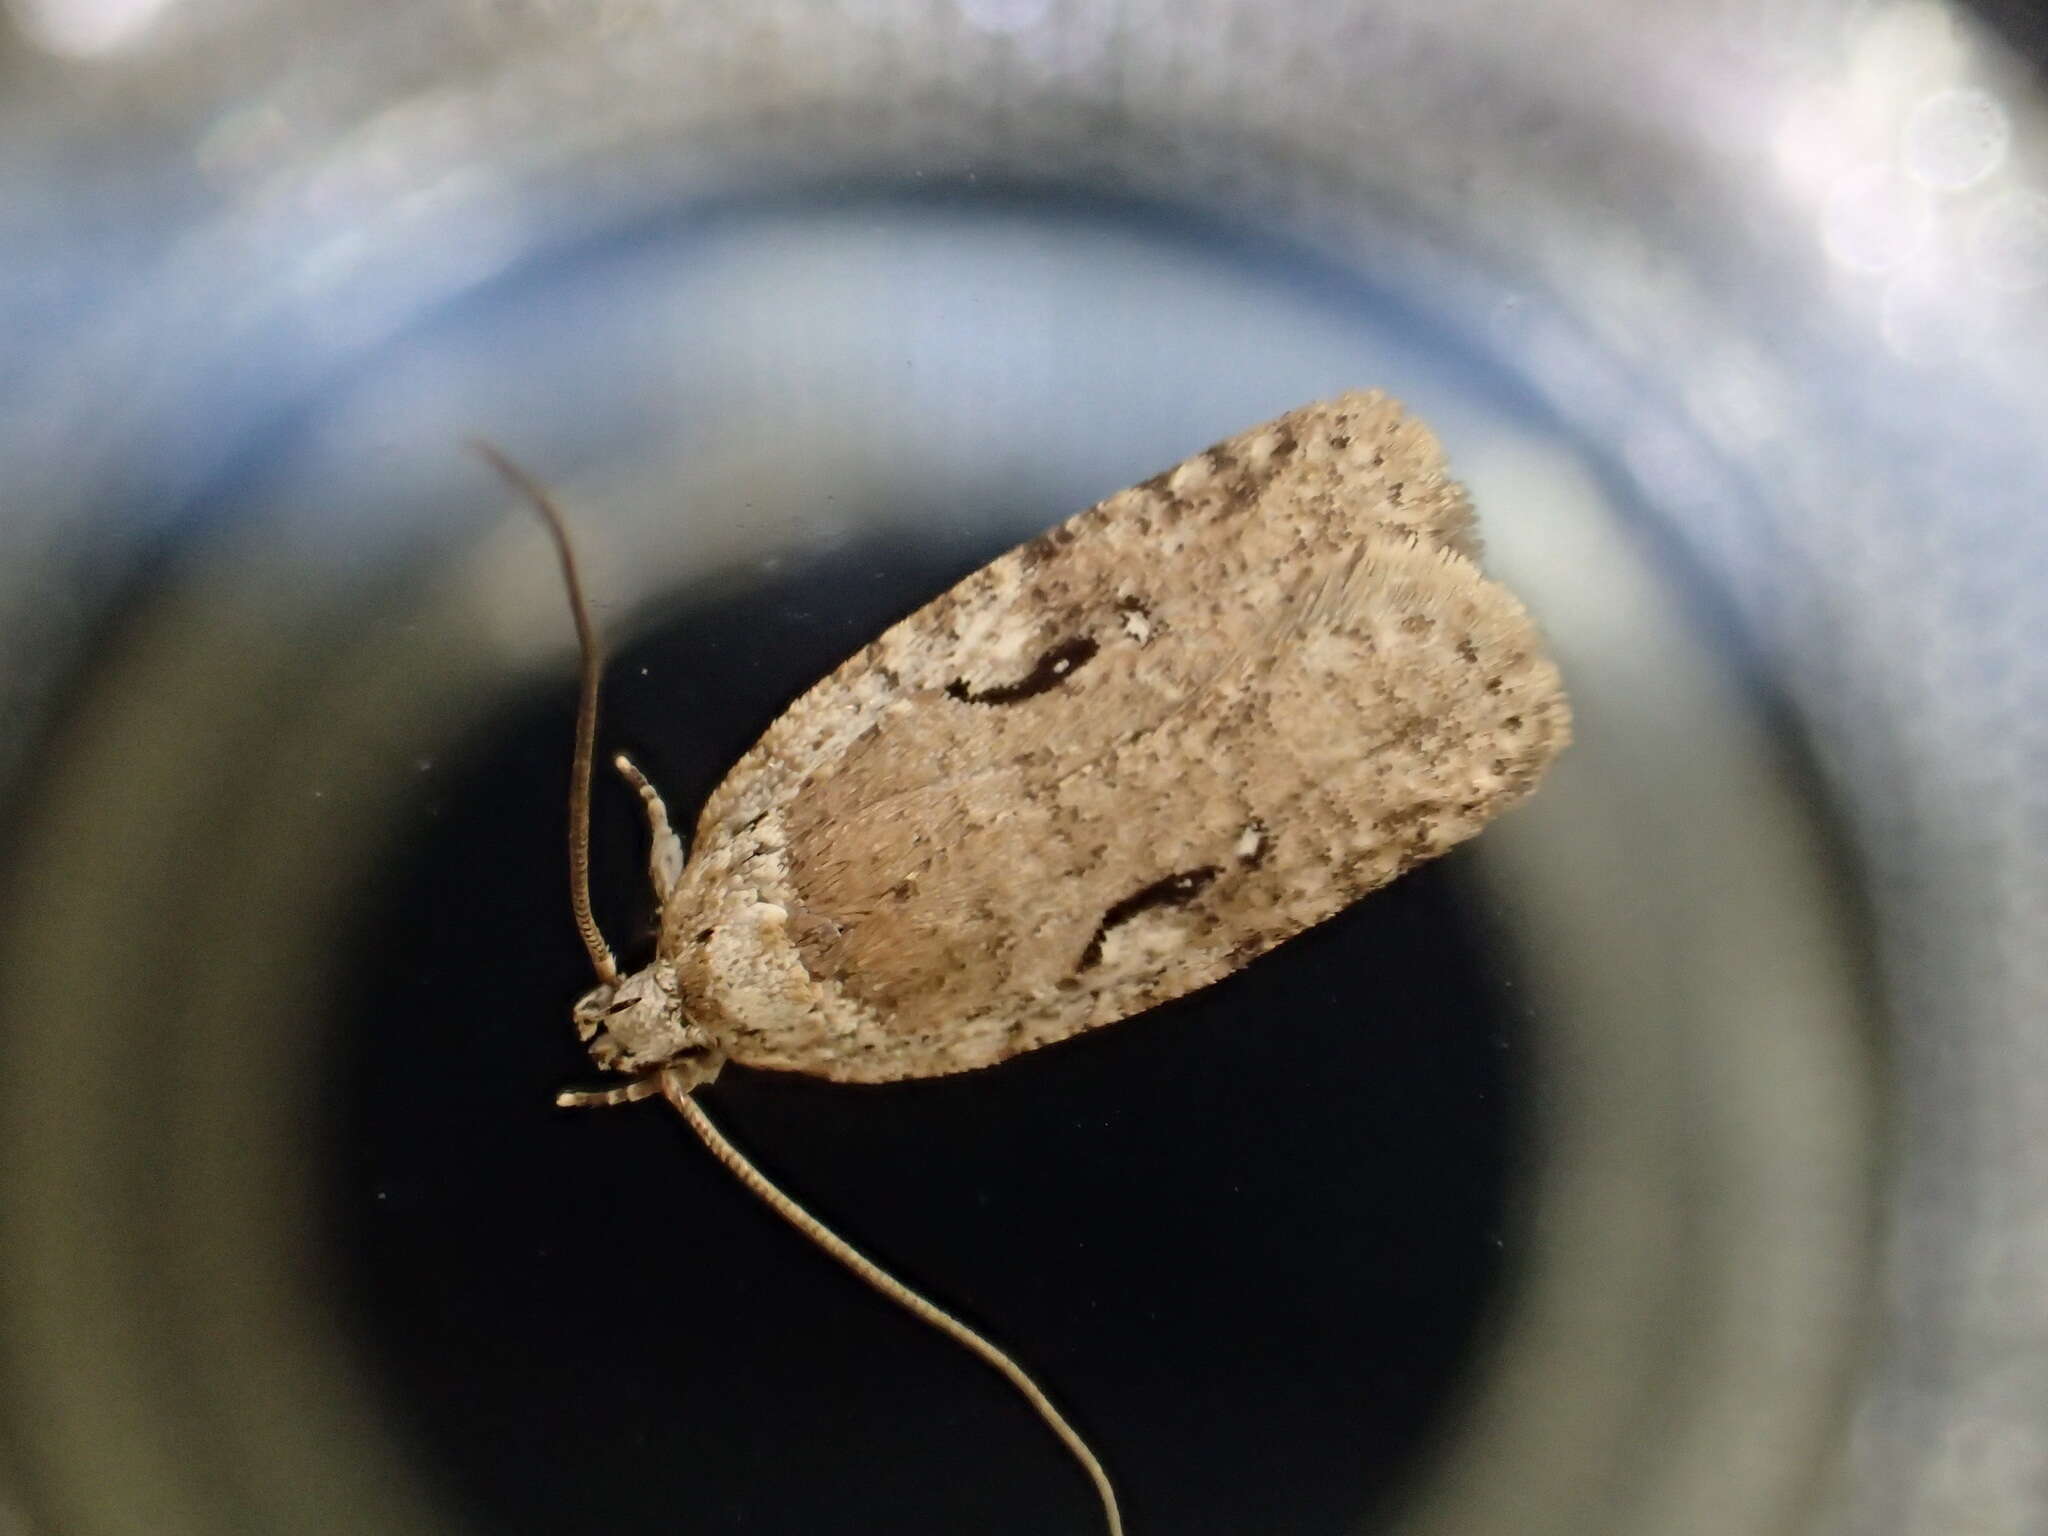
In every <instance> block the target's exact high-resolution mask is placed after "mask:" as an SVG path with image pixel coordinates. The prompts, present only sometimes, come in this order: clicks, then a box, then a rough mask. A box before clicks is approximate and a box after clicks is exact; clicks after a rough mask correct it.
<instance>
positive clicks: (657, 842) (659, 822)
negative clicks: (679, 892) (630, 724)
mask: <svg viewBox="0 0 2048 1536" xmlns="http://www.w3.org/2000/svg"><path fill="white" fill-rule="evenodd" d="M612 766H613V767H614V768H616V769H618V770H619V774H620V776H621V777H622V778H624V779H625V781H626V782H627V783H628V784H630V785H632V786H633V787H634V788H635V789H636V790H638V791H639V792H640V803H641V804H642V805H644V806H646V807H647V832H648V836H649V839H650V846H649V847H648V850H647V874H648V878H650V879H651V880H653V882H654V894H655V897H656V898H657V899H658V900H662V901H666V900H667V899H668V893H669V892H670V891H672V890H674V889H675V886H676V882H677V881H678V880H680V879H682V878H683V840H682V839H681V838H679V837H677V836H676V831H675V828H674V827H672V826H670V825H669V820H668V807H667V806H666V805H664V804H662V801H661V791H660V790H658V789H656V788H655V787H654V786H653V785H652V784H650V783H648V782H647V775H646V774H644V773H642V772H641V771H640V770H639V769H638V768H636V767H634V766H633V764H632V761H631V760H630V759H629V758H628V757H627V756H626V755H625V753H623V752H621V753H620V754H619V755H618V756H617V757H615V758H613V759H612Z"/></svg>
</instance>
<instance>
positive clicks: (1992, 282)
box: [1970, 189, 2048, 293]
mask: <svg viewBox="0 0 2048 1536" xmlns="http://www.w3.org/2000/svg"><path fill="white" fill-rule="evenodd" d="M1970 266H1971V269H1972V270H1973V271H1974V272H1975V273H1976V275H1977V277H1978V278H1979V280H1981V281H1982V282H1984V283H1985V284H1986V285H1988V286H1990V287H1992V288H1996V289H1999V290H2000V291H2001V292H2004V293H2023V292H2025V291H2026V290H2028V289H2030V288H2039V287H2041V286H2042V285H2043V284H2044V283H2048V196H2043V195H2042V194H2041V193H2039V192H2036V191H2033V190H2031V189H2022V190H2018V191H2012V192H2007V193H2005V194H2004V195H2003V196H2001V197H1999V198H1997V199H1996V200H1995V201H1993V202H1991V203H1988V204H1986V205H1985V207H1984V208H1983V209H1982V211H1981V212H1979V213H1978V215H1977V218H1976V220H1975V221H1974V223H1973V224H1972V225H1971V228H1970Z"/></svg>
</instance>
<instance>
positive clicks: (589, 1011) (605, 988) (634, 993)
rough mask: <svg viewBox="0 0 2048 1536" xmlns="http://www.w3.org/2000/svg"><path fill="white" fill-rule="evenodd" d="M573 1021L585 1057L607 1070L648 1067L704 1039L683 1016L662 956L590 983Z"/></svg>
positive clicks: (688, 1050) (680, 1000)
mask: <svg viewBox="0 0 2048 1536" xmlns="http://www.w3.org/2000/svg"><path fill="white" fill-rule="evenodd" d="M575 1019H576V1033H577V1035H578V1036H580V1037H581V1038H582V1041H583V1043H584V1045H585V1046H586V1047H588V1048H589V1051H590V1059H591V1060H592V1061H594V1062H596V1063H597V1064H598V1065H599V1066H600V1067H603V1068H604V1069H605V1070H607V1071H609V1072H628V1073H642V1072H648V1071H651V1070H652V1069H654V1068H656V1067H660V1066H663V1065H666V1064H667V1063H669V1062H672V1061H674V1060H675V1059H676V1058H677V1057H678V1056H682V1055H684V1054H686V1053H691V1052H694V1051H696V1050H698V1049H700V1047H701V1045H702V1040H703V1032H702V1031H701V1030H692V1029H691V1027H690V1021H689V1020H688V1019H686V1018H685V1017H684V1016H683V998H682V993H681V991H680V989H679V988H678V986H677V984H676V968H675V967H674V966H673V965H671V964H669V963H668V962H667V961H665V960H657V961H655V962H654V963H653V964H652V965H650V966H647V967H645V968H644V969H641V970H637V971H635V972H634V973H633V974H632V975H630V976H627V977H624V978H622V979H621V980H619V981H618V982H616V983H612V982H602V983H600V984H598V985H597V986H595V987H592V988H591V989H590V990H589V991H588V992H586V993H584V994H583V996H582V997H581V998H580V999H579V1000H578V1001H577V1004H576V1012H575Z"/></svg>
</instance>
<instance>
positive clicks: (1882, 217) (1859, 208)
mask: <svg viewBox="0 0 2048 1536" xmlns="http://www.w3.org/2000/svg"><path fill="white" fill-rule="evenodd" d="M1933 227H1934V205H1933V201H1932V199H1931V198H1930V197H1929V196H1928V194H1927V191H1926V189H1925V188H1924V187H1921V186H1919V185H1918V184H1917V183H1915V182H1913V181H1910V180H1908V179H1907V178H1906V176H1905V175H1903V174H1902V173H1901V172H1899V171H1897V170H1894V169H1893V168H1892V167H1891V166H1890V165H1884V164H1879V165H1865V166H1859V167H1858V168H1857V169H1855V170H1853V171H1850V172H1849V173H1848V174H1846V175H1844V176H1839V177H1837V178H1836V180H1835V184H1834V185H1833V186H1832V187H1831V188H1829V189H1828V198H1827V203H1826V205H1825V206H1824V207H1823V208H1822V210H1821V242H1822V244H1824V245H1825V246H1826V247H1827V252H1828V254H1829V255H1830V256H1832V257H1833V258H1834V259H1835V260H1836V261H1838V262H1840V263H1841V264H1842V265H1843V266H1845V267H1850V268H1853V269H1855V270H1857V271H1859V272H1888V271H1890V270H1891V269H1892V268H1893V267H1896V266H1898V265H1899V264H1900V263H1901V262H1903V261H1905V260H1907V259H1908V258H1909V257H1911V256H1912V255H1913V254H1914V253H1915V252H1917V251H1918V250H1919V249H1920V248H1921V246H1923V245H1924V244H1925V243H1926V241H1927V237H1928V235H1929V233H1930V232H1931V231H1932V230H1933Z"/></svg>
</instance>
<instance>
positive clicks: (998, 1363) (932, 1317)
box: [661, 1072, 1124, 1536]
mask: <svg viewBox="0 0 2048 1536" xmlns="http://www.w3.org/2000/svg"><path fill="white" fill-rule="evenodd" d="M661 1091H662V1094H663V1095H664V1096H665V1097H666V1098H667V1099H668V1101H669V1103H671V1104H673V1105H674V1106H675V1107H676V1113H677V1114H679V1115H681V1116H682V1117H683V1118H684V1119H685V1120H687V1121H688V1122H689V1125H690V1129H691V1130H693V1131H695V1132H696V1133H697V1135H698V1138H699V1139H700V1140H702V1141H703V1143H704V1145H705V1146H706V1147H708V1148H710V1149H711V1155H712V1156H713V1157H715V1158H717V1159H718V1160H719V1161H720V1162H721V1163H723V1164H725V1166H726V1167H727V1168H729V1169H731V1170H732V1174H733V1177H734V1178H736V1179H738V1180H739V1181H740V1182H741V1183H742V1184H744V1185H746V1186H747V1188H748V1189H750V1190H752V1191H753V1192H754V1194H756V1195H757V1196H759V1197H760V1199H761V1200H762V1202H763V1203H764V1204H766V1205H767V1206H768V1208H769V1209H770V1210H772V1211H774V1212H775V1214H776V1215H778V1216H780V1217H781V1218H782V1219H783V1220H784V1221H786V1222H788V1223H789V1224H790V1225H791V1226H792V1227H795V1228H796V1229H797V1231H799V1232H801V1233H803V1235H804V1236H805V1237H808V1238H809V1239H810V1240H811V1241H812V1242H814V1243H816V1244H817V1245H818V1246H819V1247H820V1248H822V1249H824V1250H825V1251H826V1252H827V1253H829V1254H831V1255H832V1257H833V1258H835V1259H837V1260H838V1261H839V1262H840V1263H841V1264H844V1265H845V1266H846V1267H847V1268H848V1269H850V1270H852V1271H853V1272H854V1273H855V1274H856V1275H858V1276H860V1278H861V1279H863V1280H865V1281H866V1282H867V1283H868V1284H869V1285H871V1286H873V1287H874V1288H875V1289H876V1290H878V1291H880V1292H881V1293H882V1294H883V1295H884V1296H886V1297H888V1298H889V1299H890V1300H891V1301H893V1302H895V1303H896V1304H897V1305H898V1306H900V1307H902V1308H903V1309H904V1310H905V1311H907V1312H909V1313H910V1314H911V1315H912V1316H914V1317H916V1318H918V1319H919V1320H920V1321H923V1322H925V1323H929V1324H930V1325H931V1326H932V1327H934V1328H936V1329H938V1330H939V1332H941V1333H943V1334H945V1335H946V1336H947V1337H948V1338H950V1339H952V1340H953V1341H954V1342H955V1343H956V1344H959V1345H961V1346H962V1347H963V1348H965V1349H968V1350H970V1351H972V1352H973V1353H974V1354H976V1355H979V1356H980V1357H981V1358H982V1359H983V1360H984V1361H986V1362H987V1363H988V1364H989V1365H991V1366H993V1367H995V1369H996V1370H997V1371H998V1372H1000V1373H1001V1374H1002V1376H1003V1377H1004V1379H1005V1380H1007V1381H1008V1382H1009V1383H1010V1385H1011V1386H1013V1387H1015V1388H1016V1389H1017V1390H1018V1391H1019V1392H1021V1393H1022V1394H1023V1395H1024V1400H1025V1401H1026V1402H1028V1403H1029V1404H1031V1406H1032V1407H1033V1408H1034V1409H1036V1410H1037V1413H1038V1416H1039V1417H1040V1418H1041V1419H1043V1420H1045V1422H1046V1425H1047V1427H1048V1428H1050V1429H1051V1430H1052V1432H1053V1433H1054V1434H1056V1435H1058V1436H1059V1437H1060V1442H1061V1444H1063V1445H1065V1446H1066V1448H1067V1449H1068V1450H1069V1451H1070V1452H1072V1453H1073V1456H1074V1459H1075V1460H1076V1461H1078V1462H1080V1463H1081V1466H1082V1468H1083V1469H1084V1470H1085V1471H1086V1472H1087V1473H1088V1476H1089V1478H1090V1479H1092V1480H1093V1482H1094V1484H1095V1491H1096V1493H1097V1494H1098V1495H1099V1496H1100V1497H1101V1499H1102V1512H1103V1514H1104V1515H1105V1516H1107V1517H1108V1520H1109V1536H1123V1529H1124V1521H1123V1516H1122V1515H1121V1514H1120V1513H1119V1512H1118V1510H1117V1507H1116V1490H1114V1489H1113V1488H1111V1487H1110V1485H1109V1474H1108V1473H1107V1472H1105V1471H1103V1470H1102V1463H1101V1462H1099V1461H1097V1460H1096V1459H1095V1453H1094V1452H1093V1451H1091V1450H1089V1449H1088V1442H1087V1441H1085V1440H1083V1439H1082V1438H1081V1437H1080V1435H1078V1434H1077V1433H1075V1431H1074V1427H1073V1426H1072V1425H1071V1424H1069V1423H1068V1422H1067V1421H1066V1420H1065V1419H1063V1418H1061V1417H1060V1412H1059V1410H1058V1409H1057V1408H1055V1407H1053V1405H1052V1403H1051V1402H1050V1401H1049V1400H1048V1399H1047V1397H1046V1395H1045V1394H1044V1393H1043V1392H1041V1391H1040V1390H1039V1388H1038V1383H1037V1382H1035V1381H1033V1380H1032V1379H1031V1378H1030V1377H1029V1376H1027V1375H1025V1374H1024V1368H1023V1367H1022V1366H1020V1365H1019V1364H1017V1362H1016V1361H1014V1360H1012V1359H1011V1358H1010V1357H1009V1356H1008V1355H1006V1354H1004V1353H1003V1352H1002V1351H1001V1350H1000V1349H997V1348H996V1347H995V1345H993V1344H991V1343H989V1341H988V1340H987V1339H984V1338H983V1337H982V1336H981V1335H980V1334H978V1333H976V1332H975V1331H974V1330H973V1329H972V1328H970V1327H968V1326H967V1325H966V1324H965V1323H963V1322H961V1321H960V1320H959V1319H958V1318H957V1317H954V1316H953V1315H952V1314H951V1313H948V1312H944V1311H941V1310H940V1309H939V1308H938V1307H937V1306H936V1305H935V1304H934V1303H932V1302H929V1301H927V1300H925V1298H924V1297H922V1296H920V1295H918V1294H917V1292H915V1291H913V1290H912V1289H911V1288H910V1287H909V1286H907V1285H905V1284H904V1283H903V1282H902V1281H901V1280H898V1279H896V1278H895V1277H894V1276H893V1275H890V1274H889V1273H887V1272H886V1271H885V1270H883V1269H882V1268H881V1266H879V1265H878V1264H876V1263H875V1262H874V1261H873V1260H872V1259H870V1258H868V1257H867V1255H865V1254H863V1253H862V1252H860V1250H858V1249H857V1248H855V1247H854V1246H853V1245H852V1244H851V1243H849V1242H847V1241H846V1239H844V1238H843V1237H841V1236H840V1235H839V1234H838V1233H836V1232H834V1231H833V1230H832V1229H831V1228H830V1227H828V1226H826V1225H825V1224H824V1223H823V1222H822V1221H820V1220H818V1218H817V1217H815V1216H813V1215H812V1214H811V1213H810V1212H809V1211H807V1210H805V1209H804V1208H803V1207H802V1206H800V1205H798V1204H797V1203H796V1201H794V1200H792V1199H791V1198H790V1197H789V1196H788V1195H786V1194H784V1193H783V1192H782V1191H781V1190H779V1189H777V1188H776V1187H775V1186H774V1185H773V1184H771V1183H769V1182H768V1176H767V1175H766V1174H764V1173H763V1172H761V1170H760V1169H758V1168H756V1167H755V1166H754V1165H753V1164H752V1163H750V1162H748V1161H747V1158H746V1154H744V1153H743V1152H741V1151H740V1149H739V1148H738V1147H735V1146H734V1145H733V1144H732V1143H731V1142H729V1141H727V1140H726V1139H725V1136H724V1134H723V1133H722V1132H721V1131H720V1130H719V1129H718V1127H717V1126H715V1125H713V1124H712V1123H711V1121H710V1119H709V1118H708V1117H707V1116H706V1115H705V1113H704V1111H703V1109H702V1108H701V1107H700V1106H699V1105H698V1103H697V1101H696V1100H695V1099H694V1098H692V1097H691V1096H690V1093H689V1090H688V1089H687V1088H685V1087H683V1086H682V1085H681V1083H679V1082H678V1081H677V1080H676V1078H675V1075H674V1074H673V1073H670V1072H663V1073H662V1074H661Z"/></svg>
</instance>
